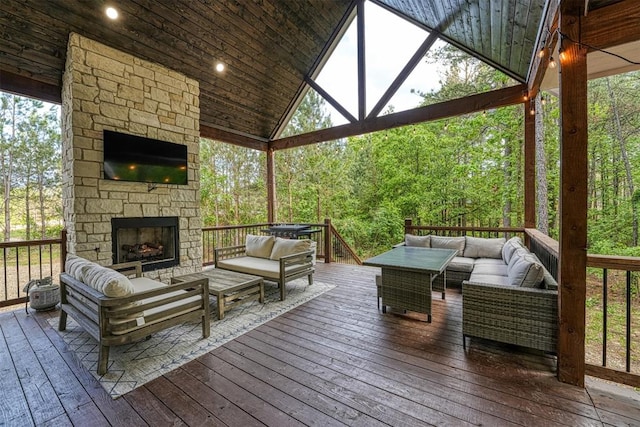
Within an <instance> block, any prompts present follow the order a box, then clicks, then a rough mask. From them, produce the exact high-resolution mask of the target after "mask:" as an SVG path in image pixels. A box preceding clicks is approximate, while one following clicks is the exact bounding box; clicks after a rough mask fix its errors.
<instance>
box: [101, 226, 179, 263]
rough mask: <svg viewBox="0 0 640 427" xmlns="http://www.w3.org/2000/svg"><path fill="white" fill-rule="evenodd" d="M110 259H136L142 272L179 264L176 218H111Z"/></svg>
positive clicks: (124, 260)
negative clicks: (111, 256) (111, 254)
mask: <svg viewBox="0 0 640 427" xmlns="http://www.w3.org/2000/svg"><path fill="white" fill-rule="evenodd" d="M111 247H112V248H113V249H112V252H113V262H114V264H115V263H122V262H130V261H140V262H141V263H142V271H153V270H158V269H161V268H170V267H174V266H176V265H179V264H180V233H179V232H178V217H175V216H170V217H149V218H111Z"/></svg>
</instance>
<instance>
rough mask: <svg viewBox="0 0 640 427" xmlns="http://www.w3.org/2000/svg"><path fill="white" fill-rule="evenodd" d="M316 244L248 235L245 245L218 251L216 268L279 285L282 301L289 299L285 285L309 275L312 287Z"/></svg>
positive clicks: (305, 240) (216, 252)
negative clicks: (252, 276)
mask: <svg viewBox="0 0 640 427" xmlns="http://www.w3.org/2000/svg"><path fill="white" fill-rule="evenodd" d="M315 248H316V242H314V241H312V240H308V239H303V240H295V239H283V238H280V237H273V236H255V235H251V234H248V235H247V238H246V241H245V244H244V245H238V246H230V247H224V248H216V249H215V266H216V268H222V269H225V270H231V271H237V272H239V273H246V274H253V275H255V276H262V277H263V278H264V279H265V280H270V281H272V282H276V283H278V285H279V287H280V300H281V301H284V300H285V298H286V289H285V285H286V283H287V282H290V281H291V280H294V279H297V278H299V277H304V276H307V278H308V280H309V285H312V284H313V273H314V272H315V269H314V265H315V256H314V255H315Z"/></svg>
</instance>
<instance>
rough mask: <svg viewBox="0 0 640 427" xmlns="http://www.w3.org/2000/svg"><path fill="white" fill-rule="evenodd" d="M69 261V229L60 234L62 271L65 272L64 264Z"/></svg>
mask: <svg viewBox="0 0 640 427" xmlns="http://www.w3.org/2000/svg"><path fill="white" fill-rule="evenodd" d="M66 260H67V229H66V228H63V229H62V232H61V233H60V271H61V272H64V263H65V261H66Z"/></svg>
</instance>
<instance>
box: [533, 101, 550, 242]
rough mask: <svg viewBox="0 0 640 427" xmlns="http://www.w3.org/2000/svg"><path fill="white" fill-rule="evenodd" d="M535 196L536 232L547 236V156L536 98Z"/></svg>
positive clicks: (540, 112)
mask: <svg viewBox="0 0 640 427" xmlns="http://www.w3.org/2000/svg"><path fill="white" fill-rule="evenodd" d="M536 181H537V185H536V196H537V199H538V200H537V203H536V205H537V210H538V212H537V214H536V217H537V218H538V224H537V227H538V230H540V231H541V232H542V233H544V234H546V235H549V192H548V186H547V156H546V153H545V149H544V108H543V107H542V102H541V101H540V95H538V96H536Z"/></svg>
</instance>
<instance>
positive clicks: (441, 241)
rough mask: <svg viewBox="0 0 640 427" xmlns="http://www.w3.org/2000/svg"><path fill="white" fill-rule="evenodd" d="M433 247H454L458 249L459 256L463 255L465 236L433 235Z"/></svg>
mask: <svg viewBox="0 0 640 427" xmlns="http://www.w3.org/2000/svg"><path fill="white" fill-rule="evenodd" d="M431 247H432V248H438V249H453V250H456V251H458V254H457V256H463V254H464V236H462V237H444V236H431Z"/></svg>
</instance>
